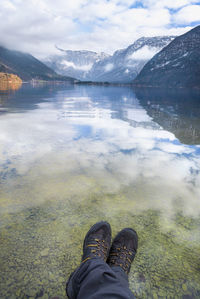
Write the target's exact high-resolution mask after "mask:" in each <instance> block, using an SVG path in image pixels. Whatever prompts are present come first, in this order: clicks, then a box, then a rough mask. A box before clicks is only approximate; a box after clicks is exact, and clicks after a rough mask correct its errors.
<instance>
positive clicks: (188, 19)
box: [174, 5, 200, 24]
mask: <svg viewBox="0 0 200 299" xmlns="http://www.w3.org/2000/svg"><path fill="white" fill-rule="evenodd" d="M174 21H175V22H176V23H177V24H188V23H192V22H198V21H199V22H200V5H189V6H186V7H183V8H182V9H181V10H180V11H179V12H178V13H177V14H176V15H175V16H174Z"/></svg>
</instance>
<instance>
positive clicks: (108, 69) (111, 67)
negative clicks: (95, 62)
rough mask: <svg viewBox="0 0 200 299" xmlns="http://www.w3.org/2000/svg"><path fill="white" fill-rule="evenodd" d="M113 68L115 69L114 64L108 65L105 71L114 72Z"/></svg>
mask: <svg viewBox="0 0 200 299" xmlns="http://www.w3.org/2000/svg"><path fill="white" fill-rule="evenodd" d="M113 68H114V64H112V63H108V64H106V65H105V67H104V69H105V71H106V72H110V71H112V69H113Z"/></svg>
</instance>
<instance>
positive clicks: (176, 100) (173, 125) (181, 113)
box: [135, 88, 200, 144]
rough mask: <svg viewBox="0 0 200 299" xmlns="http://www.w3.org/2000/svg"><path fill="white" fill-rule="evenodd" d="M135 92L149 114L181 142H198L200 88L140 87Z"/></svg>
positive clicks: (199, 130)
mask: <svg viewBox="0 0 200 299" xmlns="http://www.w3.org/2000/svg"><path fill="white" fill-rule="evenodd" d="M135 93H136V97H137V98H138V99H139V101H140V104H141V105H142V106H143V107H144V109H145V110H146V111H147V113H148V115H149V116H150V117H152V118H153V120H154V121H155V122H156V123H158V124H159V125H161V126H162V127H163V128H164V129H165V130H168V131H170V132H172V133H173V134H174V135H175V136H176V137H177V138H178V139H179V140H180V142H181V143H184V144H200V91H198V90H187V89H175V90H174V89H168V90H163V89H159V88H157V89H153V88H147V89H145V88H142V89H135Z"/></svg>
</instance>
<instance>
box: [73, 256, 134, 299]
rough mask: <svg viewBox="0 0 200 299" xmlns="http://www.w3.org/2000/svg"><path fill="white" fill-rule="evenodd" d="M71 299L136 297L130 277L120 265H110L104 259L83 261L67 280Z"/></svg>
mask: <svg viewBox="0 0 200 299" xmlns="http://www.w3.org/2000/svg"><path fill="white" fill-rule="evenodd" d="M67 294H68V297H69V299H76V298H77V299H111V298H112V299H135V297H134V295H133V293H132V292H131V291H130V289H129V287H128V277H127V275H126V274H125V273H124V271H123V270H122V269H121V268H120V267H112V268H111V267H110V266H108V264H106V263H105V262H104V261H103V260H102V259H100V258H97V259H90V260H88V261H87V262H85V263H82V264H81V265H80V267H78V268H77V269H76V270H75V272H74V273H72V275H71V276H70V278H69V280H68V282H67Z"/></svg>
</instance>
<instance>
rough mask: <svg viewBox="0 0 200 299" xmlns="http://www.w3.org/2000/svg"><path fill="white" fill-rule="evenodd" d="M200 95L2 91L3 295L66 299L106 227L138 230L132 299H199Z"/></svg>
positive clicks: (82, 89)
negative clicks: (95, 232)
mask: <svg viewBox="0 0 200 299" xmlns="http://www.w3.org/2000/svg"><path fill="white" fill-rule="evenodd" d="M198 99H199V97H198V96H196V95H194V94H192V93H182V94H180V93H179V94H176V93H173V94H170V93H169V94H167V93H164V92H160V93H158V92H154V91H150V90H147V91H141V90H136V91H135V92H134V91H133V90H132V89H131V88H128V87H127V88H125V87H100V86H48V85H47V86H34V87H32V86H29V85H24V86H23V87H22V88H21V89H20V90H18V91H17V92H15V93H8V94H5V93H4V94H1V95H0V269H1V279H0V298H54V297H56V298H66V295H65V282H66V279H67V278H68V276H69V274H70V273H71V272H72V270H74V269H75V268H76V266H78V264H79V262H80V257H81V249H82V241H83V238H84V235H85V233H86V232H87V230H88V229H89V228H90V226H91V225H92V224H93V223H95V222H97V221H99V220H107V221H109V222H110V224H111V226H112V230H113V236H114V235H115V234H116V233H117V231H119V230H120V229H122V228H124V227H127V226H128V227H133V228H134V229H136V230H137V232H138V235H139V249H138V253H137V256H136V258H135V260H134V263H133V266H132V269H131V273H130V288H131V290H132V291H133V292H134V294H135V295H136V297H137V298H199V297H200V259H199V253H200V233H199V228H200V205H199V200H200V139H199V136H200V103H199V101H198ZM189 102H190V103H191V105H190V104H189V105H188V103H189Z"/></svg>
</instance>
